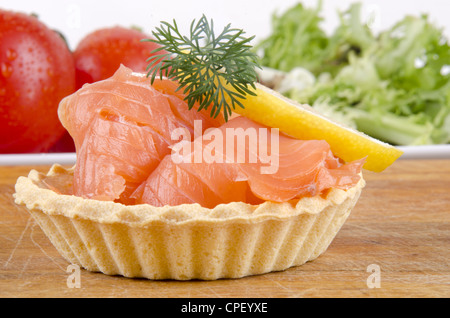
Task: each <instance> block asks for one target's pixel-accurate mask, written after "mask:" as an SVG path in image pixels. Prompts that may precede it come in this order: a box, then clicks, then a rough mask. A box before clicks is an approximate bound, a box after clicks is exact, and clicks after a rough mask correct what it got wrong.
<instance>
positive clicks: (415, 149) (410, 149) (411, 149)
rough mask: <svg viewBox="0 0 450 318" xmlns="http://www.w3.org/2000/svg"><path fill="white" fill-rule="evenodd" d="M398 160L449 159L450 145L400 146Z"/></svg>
mask: <svg viewBox="0 0 450 318" xmlns="http://www.w3.org/2000/svg"><path fill="white" fill-rule="evenodd" d="M398 148H399V149H401V150H403V151H404V153H403V155H402V156H401V157H400V159H450V145H430V146H401V147H398Z"/></svg>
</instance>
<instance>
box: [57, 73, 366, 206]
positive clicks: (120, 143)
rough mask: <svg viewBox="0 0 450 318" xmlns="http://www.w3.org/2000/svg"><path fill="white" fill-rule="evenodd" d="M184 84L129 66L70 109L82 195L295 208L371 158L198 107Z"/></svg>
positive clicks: (75, 98) (86, 90)
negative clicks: (349, 157)
mask: <svg viewBox="0 0 450 318" xmlns="http://www.w3.org/2000/svg"><path fill="white" fill-rule="evenodd" d="M177 89H178V84H177V83H175V82H173V81H170V80H167V79H156V80H155V82H154V83H153V84H151V83H150V79H148V78H147V77H146V76H145V74H139V73H134V72H132V71H131V70H130V69H128V68H126V67H125V66H121V67H120V68H119V69H118V70H117V72H116V73H115V74H114V75H113V76H112V77H111V78H109V79H107V80H103V81H100V82H96V83H93V84H86V85H84V86H83V87H82V88H81V89H80V90H78V91H77V92H76V93H74V94H72V95H70V96H68V97H66V98H65V99H63V100H62V101H61V103H60V106H59V109H58V114H59V117H60V120H61V122H62V124H63V125H64V127H65V128H66V129H67V130H68V131H69V133H70V134H71V136H72V137H73V139H74V142H75V147H76V151H77V161H76V166H75V170H74V180H73V194H74V195H77V196H81V197H84V198H89V199H95V200H111V201H115V202H120V203H123V204H142V203H146V204H151V205H154V206H165V205H179V204H192V203H197V204H200V205H201V206H204V207H208V208H213V207H215V206H217V205H219V204H224V203H230V202H246V203H250V204H260V203H262V202H264V201H273V202H286V201H289V200H294V199H298V198H301V197H304V196H316V195H323V194H326V192H327V190H328V189H330V188H339V189H344V190H345V189H348V188H350V187H353V186H354V185H355V184H356V183H357V182H358V181H359V179H360V175H359V173H360V171H361V169H362V165H363V163H364V161H365V159H364V158H363V159H361V160H356V161H353V162H350V163H344V162H342V161H341V160H340V159H339V158H337V157H335V156H334V155H333V153H332V152H331V150H330V146H329V144H328V143H327V142H326V141H324V140H298V139H295V138H291V137H289V136H287V135H284V134H282V133H280V132H279V131H278V129H275V128H269V127H265V126H263V125H260V124H257V123H255V122H253V121H252V120H250V119H248V118H246V117H242V116H237V117H233V118H232V119H231V120H229V121H228V122H226V123H225V122H224V119H223V117H220V116H219V117H218V118H211V117H210V114H209V111H206V110H202V111H197V110H195V109H193V110H189V109H188V105H187V103H186V101H185V100H184V98H185V96H184V95H183V94H182V93H181V90H177Z"/></svg>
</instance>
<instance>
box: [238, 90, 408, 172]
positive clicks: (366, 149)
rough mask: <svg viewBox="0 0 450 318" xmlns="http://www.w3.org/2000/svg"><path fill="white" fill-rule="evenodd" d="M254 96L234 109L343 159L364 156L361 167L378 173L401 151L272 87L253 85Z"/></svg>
mask: <svg viewBox="0 0 450 318" xmlns="http://www.w3.org/2000/svg"><path fill="white" fill-rule="evenodd" d="M254 93H255V94H256V96H252V95H249V94H247V95H246V97H245V99H243V100H241V103H242V104H243V106H244V108H240V107H236V109H235V110H234V112H236V113H237V114H239V115H242V116H246V117H247V118H249V119H252V120H254V121H255V122H258V123H260V124H263V125H266V126H269V127H276V128H278V129H280V131H282V132H283V133H285V134H287V135H290V136H292V137H294V138H297V139H305V140H311V139H316V140H325V141H327V142H328V143H329V144H330V147H331V150H332V151H333V153H334V154H335V155H336V156H338V157H339V158H341V159H343V160H344V161H346V162H349V161H353V160H357V159H361V158H364V157H367V159H366V162H365V164H364V167H363V168H364V169H367V170H370V171H374V172H381V171H383V170H384V169H386V168H387V167H389V166H390V165H391V164H392V163H394V161H395V160H397V159H398V158H399V157H400V156H401V155H402V154H403V152H402V151H401V150H399V149H397V148H395V147H394V146H392V145H389V144H387V143H384V142H382V141H380V140H377V139H375V138H372V137H370V136H367V135H366V134H364V133H362V132H359V131H356V130H354V129H352V128H349V127H346V126H344V125H342V124H339V123H336V122H334V121H333V120H331V119H329V118H327V117H325V116H323V115H321V114H319V113H318V112H317V111H315V110H314V109H313V108H312V107H311V106H309V105H301V104H299V103H296V102H295V101H292V100H290V99H288V98H286V97H284V96H283V95H281V94H279V93H277V92H275V91H274V90H272V89H270V88H268V87H266V86H263V85H261V84H256V90H255V91H254Z"/></svg>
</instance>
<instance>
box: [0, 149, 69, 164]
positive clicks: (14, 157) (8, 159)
mask: <svg viewBox="0 0 450 318" xmlns="http://www.w3.org/2000/svg"><path fill="white" fill-rule="evenodd" d="M75 161H76V154H75V153H74V152H67V153H37V154H6V155H0V166H25V165H29V166H31V165H51V164H54V163H59V164H61V165H72V164H74V163H75Z"/></svg>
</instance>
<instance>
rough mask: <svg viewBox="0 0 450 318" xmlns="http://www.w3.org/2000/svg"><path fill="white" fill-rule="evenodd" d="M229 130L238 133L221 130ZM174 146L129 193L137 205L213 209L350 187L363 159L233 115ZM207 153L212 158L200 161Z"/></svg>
mask: <svg viewBox="0 0 450 318" xmlns="http://www.w3.org/2000/svg"><path fill="white" fill-rule="evenodd" d="M229 131H234V132H236V131H239V132H240V134H237V133H234V134H231V133H230V134H227V132H229ZM274 134H275V136H274ZM212 135H214V137H213V136H212ZM263 135H265V138H262V137H264V136H263ZM230 136H231V137H230ZM242 136H245V138H246V141H247V142H241V143H240V144H239V142H238V140H237V139H238V138H242ZM252 136H253V139H252V138H251V137H252ZM272 137H275V138H272ZM220 138H222V139H221V140H219V141H218V140H217V139H220ZM200 139H201V140H200ZM196 144H197V146H196ZM213 144H214V145H213ZM199 145H200V146H199ZM175 148H178V149H180V150H181V149H183V150H184V153H181V151H180V152H179V153H176V154H174V153H173V152H172V154H170V155H166V156H165V158H164V159H163V160H162V162H161V163H160V165H159V166H158V167H157V168H156V169H155V170H154V171H153V172H152V173H151V174H150V176H149V177H148V179H147V180H146V181H145V182H144V183H143V184H142V185H141V186H140V187H139V189H138V190H137V191H136V192H135V193H134V194H133V195H132V196H133V197H134V198H136V202H137V203H147V204H151V205H154V206H164V205H179V204H189V203H198V204H200V205H202V206H204V207H208V208H213V207H215V206H217V205H218V204H222V203H229V202H236V201H240V202H246V203H251V204H259V203H261V202H264V201H273V202H286V201H289V200H292V199H296V198H300V197H304V196H315V195H320V194H323V193H324V192H326V190H328V189H330V188H339V189H344V190H345V189H348V188H350V187H352V186H354V185H355V184H356V183H357V182H358V181H359V179H360V175H359V173H360V171H361V169H362V165H363V164H364V161H365V159H361V160H357V161H354V162H351V163H347V164H346V163H342V162H341V161H340V160H339V159H338V158H336V157H334V156H333V154H332V152H331V150H330V146H329V145H328V143H327V142H325V141H323V140H297V139H294V138H291V137H288V136H286V135H283V134H280V133H278V132H277V131H275V132H273V130H272V129H269V128H268V127H264V126H262V125H259V124H257V123H255V122H253V121H251V120H250V119H248V118H246V117H236V118H233V119H231V120H230V121H228V122H227V123H225V124H223V125H222V126H221V127H219V128H215V129H214V128H213V129H208V130H207V131H205V133H204V135H202V136H201V137H199V138H198V139H196V140H194V141H193V142H190V141H181V142H180V143H179V144H177V145H175V146H174V147H172V149H175ZM213 148H214V149H213ZM261 149H262V151H261ZM229 150H232V151H231V152H230V151H229ZM211 152H214V154H213V155H211ZM207 154H209V157H211V156H213V157H214V158H215V159H216V160H209V161H208V160H206V159H207V158H208V155H207ZM239 157H241V160H239ZM268 157H270V159H271V162H269V160H268ZM196 158H201V159H202V160H200V161H199V160H198V159H197V160H196ZM252 158H253V160H252ZM264 168H266V169H264Z"/></svg>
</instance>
